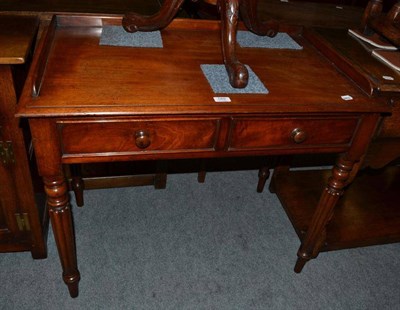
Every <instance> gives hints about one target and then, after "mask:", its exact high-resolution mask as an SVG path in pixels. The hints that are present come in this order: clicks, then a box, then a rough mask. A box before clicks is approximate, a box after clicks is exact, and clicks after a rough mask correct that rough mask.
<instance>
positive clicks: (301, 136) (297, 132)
mask: <svg viewBox="0 0 400 310" xmlns="http://www.w3.org/2000/svg"><path fill="white" fill-rule="evenodd" d="M292 139H293V141H294V142H295V143H302V142H304V141H305V140H306V139H307V134H306V132H305V131H303V130H301V129H300V128H295V129H293V131H292Z"/></svg>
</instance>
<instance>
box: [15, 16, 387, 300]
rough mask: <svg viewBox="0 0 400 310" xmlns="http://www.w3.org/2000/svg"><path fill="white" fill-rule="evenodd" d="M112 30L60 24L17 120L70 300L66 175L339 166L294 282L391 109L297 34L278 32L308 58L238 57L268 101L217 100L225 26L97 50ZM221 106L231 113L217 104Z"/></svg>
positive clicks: (195, 24)
mask: <svg viewBox="0 0 400 310" xmlns="http://www.w3.org/2000/svg"><path fill="white" fill-rule="evenodd" d="M106 25H121V19H120V18H117V17H110V16H103V17H100V16H68V15H64V16H61V15H60V16H57V17H56V18H55V19H54V20H53V22H52V23H51V25H50V27H49V28H48V30H47V31H46V33H45V35H43V37H42V40H41V42H40V44H39V47H38V51H37V53H36V56H35V59H34V63H33V65H32V68H31V71H30V74H29V76H28V80H27V82H26V84H25V88H24V91H23V95H22V97H21V100H20V104H19V110H18V116H21V117H27V118H28V119H29V124H30V128H31V131H32V137H33V143H34V149H35V153H36V158H37V163H38V169H39V173H40V175H41V176H42V177H43V181H44V184H45V191H46V194H47V198H48V204H49V213H50V219H51V222H52V227H53V231H54V235H55V239H56V243H57V247H58V251H59V255H60V259H61V264H62V268H63V278H64V281H65V283H66V284H67V285H68V288H69V291H70V294H71V296H73V297H75V296H77V295H78V282H79V278H80V275H79V271H78V268H77V261H76V253H75V241H74V233H73V228H72V218H71V210H70V205H69V198H68V195H67V186H66V182H65V176H64V173H63V169H62V166H63V165H64V164H78V163H92V162H107V161H128V160H146V159H176V158H216V157H220V158H223V157H230V156H249V155H250V156H258V155H259V156H267V155H284V154H309V153H338V154H342V155H341V156H339V159H338V161H337V164H336V166H335V167H334V168H333V172H332V176H331V178H330V179H329V181H328V183H327V185H326V188H325V189H324V190H323V191H322V194H321V197H320V200H319V202H318V203H316V205H315V212H314V216H313V217H312V219H311V220H310V222H309V225H308V227H307V230H306V232H305V233H304V238H302V243H301V247H300V249H299V252H298V261H297V264H296V267H295V270H296V271H298V272H299V271H300V270H301V269H302V267H303V266H304V264H305V263H306V262H307V261H308V260H309V259H311V258H313V257H315V256H316V255H317V254H318V252H319V250H320V248H321V245H322V243H323V242H324V240H325V237H326V236H325V226H326V225H327V223H328V222H329V219H330V217H331V215H332V212H333V209H334V206H335V204H336V201H337V200H338V198H339V197H340V195H341V194H342V191H343V188H344V186H345V185H347V183H348V182H349V180H350V179H351V178H350V176H351V175H353V174H354V169H353V168H354V167H356V166H357V165H355V163H357V162H358V161H359V160H360V158H361V157H362V156H363V154H364V153H365V150H366V148H367V146H368V144H369V142H370V139H371V137H372V135H373V133H374V131H375V128H376V125H377V122H378V121H379V120H380V118H381V116H382V113H385V112H387V110H388V108H387V106H386V105H385V104H384V103H382V102H380V101H379V100H378V99H376V100H371V99H370V98H368V96H366V95H365V94H364V93H363V92H362V91H361V90H360V89H359V88H357V87H355V86H354V85H353V84H352V82H350V81H348V80H347V79H346V78H345V77H344V76H342V75H341V74H340V73H339V72H338V71H336V69H335V67H334V66H332V65H331V64H330V63H329V62H327V61H326V59H325V58H324V57H323V56H322V55H320V54H319V53H318V52H317V51H316V50H315V49H314V47H313V46H312V45H311V44H310V43H309V42H307V41H306V40H305V39H304V38H303V37H302V34H301V29H300V28H297V29H289V28H288V29H285V27H284V26H281V30H287V31H289V32H290V34H291V35H292V37H293V38H294V39H295V40H296V41H297V42H298V43H299V44H300V45H301V46H302V47H303V49H302V50H278V49H260V48H238V51H237V52H238V55H239V56H240V59H241V60H242V61H243V62H244V63H246V64H247V65H249V66H250V67H251V68H252V70H253V71H254V72H255V74H256V75H257V76H258V77H259V78H260V80H261V81H262V82H263V83H264V84H265V86H266V87H267V88H268V90H269V93H268V94H214V93H213V91H212V89H211V87H210V85H209V84H208V82H207V80H206V78H205V77H204V75H203V73H202V71H201V69H200V65H201V64H222V58H221V50H220V48H221V47H220V46H221V44H220V34H219V33H220V24H219V23H218V22H214V21H193V20H175V21H174V22H173V23H172V24H170V25H169V26H168V27H167V28H166V29H164V30H162V39H163V44H164V46H163V48H130V47H112V46H102V45H99V39H100V36H101V33H102V28H103V27H104V26H106ZM216 96H218V97H221V96H222V97H229V98H230V100H231V101H230V102H215V101H214V97H216ZM342 96H351V98H352V100H344V99H343V98H342ZM318 196H319V194H318ZM298 198H299V197H297V196H293V199H294V200H296V199H298ZM316 201H318V199H317V200H316Z"/></svg>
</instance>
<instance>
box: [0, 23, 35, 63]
mask: <svg viewBox="0 0 400 310" xmlns="http://www.w3.org/2000/svg"><path fill="white" fill-rule="evenodd" d="M38 25H39V21H38V19H37V18H36V17H26V16H14V15H0V64H22V63H24V62H25V61H26V57H27V55H28V52H29V50H30V48H31V45H32V42H33V39H34V37H35V34H36V31H37V28H38Z"/></svg>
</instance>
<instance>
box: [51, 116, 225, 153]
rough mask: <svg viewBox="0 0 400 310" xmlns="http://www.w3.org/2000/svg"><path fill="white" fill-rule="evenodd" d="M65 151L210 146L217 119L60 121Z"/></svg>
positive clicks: (200, 147) (184, 148) (154, 149)
mask: <svg viewBox="0 0 400 310" xmlns="http://www.w3.org/2000/svg"><path fill="white" fill-rule="evenodd" d="M58 128H59V130H60V136H61V145H62V152H63V154H64V155H66V154H94V153H98V154H99V155H101V154H105V153H107V155H108V154H110V153H112V154H118V153H123V154H131V153H132V154H134V153H143V152H154V153H155V152H157V153H158V152H173V151H186V150H187V151H200V150H208V151H210V150H213V149H214V147H215V144H216V140H217V136H218V130H219V119H197V118H196V119H174V120H158V119H140V120H102V121H92V122H91V121H84V122H77V121H60V122H59V123H58Z"/></svg>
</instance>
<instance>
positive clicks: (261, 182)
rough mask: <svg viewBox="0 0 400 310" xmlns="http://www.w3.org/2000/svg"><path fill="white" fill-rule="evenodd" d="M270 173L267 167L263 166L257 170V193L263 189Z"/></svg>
mask: <svg viewBox="0 0 400 310" xmlns="http://www.w3.org/2000/svg"><path fill="white" fill-rule="evenodd" d="M269 175H270V172H269V167H268V166H263V167H261V168H260V170H259V171H258V184H257V193H262V192H263V190H264V186H265V182H266V181H267V180H268V178H269Z"/></svg>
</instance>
